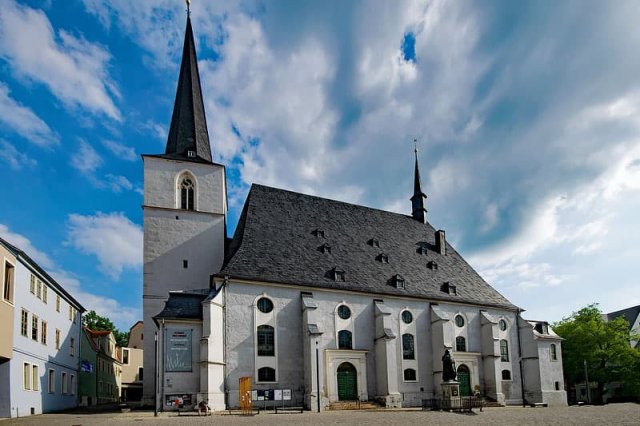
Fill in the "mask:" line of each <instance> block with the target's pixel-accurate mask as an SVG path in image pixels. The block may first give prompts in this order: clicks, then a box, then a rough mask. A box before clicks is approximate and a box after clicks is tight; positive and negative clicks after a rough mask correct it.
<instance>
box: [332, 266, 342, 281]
mask: <svg viewBox="0 0 640 426" xmlns="http://www.w3.org/2000/svg"><path fill="white" fill-rule="evenodd" d="M331 274H332V275H333V280H334V281H344V271H343V270H342V269H340V268H337V267H336V268H333V269H332V270H331Z"/></svg>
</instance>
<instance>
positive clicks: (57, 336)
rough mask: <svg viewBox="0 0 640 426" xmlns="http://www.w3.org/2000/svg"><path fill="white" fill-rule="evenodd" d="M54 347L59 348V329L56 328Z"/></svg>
mask: <svg viewBox="0 0 640 426" xmlns="http://www.w3.org/2000/svg"><path fill="white" fill-rule="evenodd" d="M56 349H60V330H58V329H57V328H56Z"/></svg>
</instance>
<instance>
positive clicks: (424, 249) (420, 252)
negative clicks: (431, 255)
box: [416, 245, 427, 254]
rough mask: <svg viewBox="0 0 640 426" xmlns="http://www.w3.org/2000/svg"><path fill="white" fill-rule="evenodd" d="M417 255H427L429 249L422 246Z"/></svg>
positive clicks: (417, 250)
mask: <svg viewBox="0 0 640 426" xmlns="http://www.w3.org/2000/svg"><path fill="white" fill-rule="evenodd" d="M416 253H418V254H427V248H426V247H425V246H423V245H421V246H419V247H418V248H417V249H416Z"/></svg>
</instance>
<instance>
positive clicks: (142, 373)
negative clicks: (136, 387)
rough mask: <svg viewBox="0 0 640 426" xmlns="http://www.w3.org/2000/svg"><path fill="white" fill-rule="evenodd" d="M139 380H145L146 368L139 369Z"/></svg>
mask: <svg viewBox="0 0 640 426" xmlns="http://www.w3.org/2000/svg"><path fill="white" fill-rule="evenodd" d="M138 380H140V381H142V380H144V368H142V367H140V368H138Z"/></svg>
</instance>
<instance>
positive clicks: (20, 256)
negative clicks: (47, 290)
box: [0, 238, 86, 313]
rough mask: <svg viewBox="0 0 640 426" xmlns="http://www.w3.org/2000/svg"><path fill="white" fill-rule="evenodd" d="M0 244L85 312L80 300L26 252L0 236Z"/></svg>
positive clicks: (81, 311)
mask: <svg viewBox="0 0 640 426" xmlns="http://www.w3.org/2000/svg"><path fill="white" fill-rule="evenodd" d="M0 244H2V245H3V246H5V248H6V249H7V250H9V252H11V254H13V255H14V256H15V257H16V258H18V259H20V260H21V261H22V263H24V264H25V265H26V266H27V267H28V268H31V269H33V270H34V271H35V272H36V273H38V274H40V276H42V278H44V279H45V280H46V281H47V283H48V284H49V285H50V286H53V287H54V290H56V291H57V292H58V293H60V294H61V295H62V296H64V297H65V299H67V302H71V303H72V304H73V305H74V306H75V308H76V309H77V310H78V311H80V313H83V312H86V309H85V308H84V307H83V306H82V305H81V304H80V302H78V301H77V300H76V299H75V298H74V297H73V296H71V294H69V292H67V291H66V290H65V289H64V288H63V287H62V286H61V285H60V284H59V283H58V282H57V281H56V280H54V279H53V278H52V277H51V275H49V274H48V273H47V271H45V270H44V269H42V268H41V267H40V265H38V264H37V263H36V262H35V261H34V260H33V259H31V258H30V257H29V255H28V254H27V253H25V252H24V251H23V250H21V249H20V248H18V247H16V246H14V245H13V244H11V243H9V242H8V241H6V240H4V239H2V238H0Z"/></svg>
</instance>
